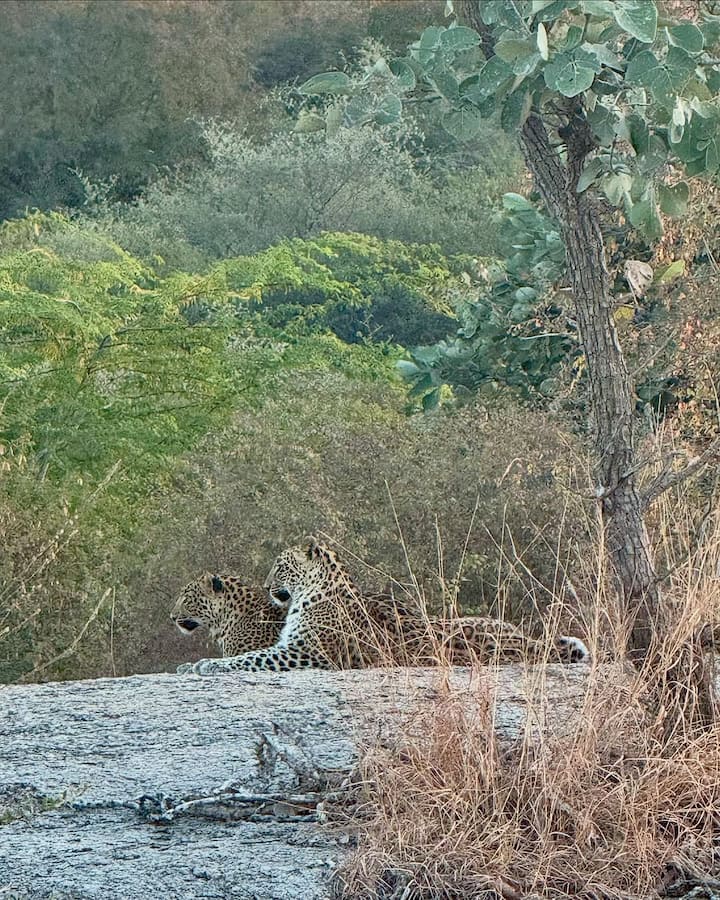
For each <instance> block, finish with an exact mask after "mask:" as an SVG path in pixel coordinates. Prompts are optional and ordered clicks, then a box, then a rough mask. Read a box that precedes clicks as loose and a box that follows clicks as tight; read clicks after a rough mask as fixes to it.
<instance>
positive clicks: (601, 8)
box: [581, 0, 615, 18]
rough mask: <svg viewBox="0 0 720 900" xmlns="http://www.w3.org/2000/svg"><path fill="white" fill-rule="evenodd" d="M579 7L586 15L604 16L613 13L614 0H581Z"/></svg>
mask: <svg viewBox="0 0 720 900" xmlns="http://www.w3.org/2000/svg"><path fill="white" fill-rule="evenodd" d="M581 7H582V11H583V12H584V13H585V14H586V15H588V16H597V17H598V18H600V17H602V18H606V17H607V16H612V15H614V14H615V0H583V2H582V4H581Z"/></svg>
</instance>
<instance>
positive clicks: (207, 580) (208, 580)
mask: <svg viewBox="0 0 720 900" xmlns="http://www.w3.org/2000/svg"><path fill="white" fill-rule="evenodd" d="M214 577H215V576H214V575H213V574H212V573H211V572H203V575H202V577H201V578H200V584H202V586H203V590H204V591H206V592H208V593H209V592H210V591H212V590H213V578H214Z"/></svg>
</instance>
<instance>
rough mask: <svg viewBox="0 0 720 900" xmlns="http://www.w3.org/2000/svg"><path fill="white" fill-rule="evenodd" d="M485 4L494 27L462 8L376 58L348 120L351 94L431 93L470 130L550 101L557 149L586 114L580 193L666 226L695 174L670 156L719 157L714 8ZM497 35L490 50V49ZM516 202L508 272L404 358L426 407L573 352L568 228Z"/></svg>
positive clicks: (447, 123)
mask: <svg viewBox="0 0 720 900" xmlns="http://www.w3.org/2000/svg"><path fill="white" fill-rule="evenodd" d="M449 5H450V7H452V3H450V4H449ZM478 12H479V15H480V17H481V19H482V22H483V23H484V26H485V27H486V29H487V31H486V33H485V34H484V35H483V39H482V40H481V36H480V35H478V34H476V33H475V32H474V31H473V30H472V29H470V28H467V27H466V26H464V25H459V24H458V23H457V22H452V23H451V24H450V25H449V27H441V26H438V25H431V26H430V27H427V28H426V29H425V30H424V31H423V32H422V34H421V36H420V38H419V39H418V40H417V41H415V42H414V43H412V44H411V45H410V46H409V48H408V54H407V56H405V57H404V58H403V59H399V60H393V61H392V64H391V65H389V66H385V67H384V68H383V65H382V61H381V60H378V61H377V62H376V64H375V66H374V67H373V69H372V70H366V71H365V73H364V77H363V78H362V79H360V80H358V81H357V82H356V83H355V84H354V85H353V86H352V88H350V87H346V90H345V93H349V94H350V96H349V98H348V99H347V100H343V99H341V98H338V99H337V100H336V105H340V107H341V108H344V110H345V117H346V123H347V124H352V116H351V115H350V114H349V110H350V109H351V108H352V106H353V105H354V104H357V103H359V102H361V101H362V100H363V98H364V97H366V96H368V95H369V96H370V97H374V98H377V97H378V96H381V95H382V96H385V97H396V98H398V99H400V100H404V99H408V98H410V97H412V99H413V100H415V101H419V100H422V101H425V102H426V103H428V102H429V103H430V104H431V106H432V108H433V110H434V113H435V115H436V116H437V118H439V119H440V121H441V122H442V124H443V126H444V127H445V129H446V130H447V131H448V133H449V134H450V135H451V136H452V137H453V138H454V139H456V140H461V141H472V140H473V139H474V138H475V136H476V135H477V134H478V133H479V131H480V130H481V128H482V127H483V123H484V122H486V121H487V120H488V118H489V117H491V116H492V115H494V114H496V113H499V114H500V121H501V123H502V125H503V127H504V128H505V129H507V130H508V131H509V132H516V131H517V130H519V129H521V128H522V127H523V125H524V123H525V121H526V120H527V118H528V116H529V115H531V114H534V115H539V116H540V117H541V120H542V122H543V124H544V127H545V128H547V129H548V130H549V131H550V139H551V142H555V143H556V144H557V145H559V147H560V148H562V145H563V144H564V143H565V142H566V141H568V142H569V141H570V140H573V139H577V138H576V137H574V135H575V132H576V131H577V125H578V123H581V124H582V126H583V128H582V133H583V135H585V137H584V140H585V141H586V142H588V136H589V143H588V144H587V146H586V145H585V144H584V145H583V155H585V156H586V157H587V162H586V165H585V168H584V170H583V172H582V173H581V174H580V177H579V180H578V182H577V190H578V192H585V191H590V192H601V193H602V194H603V195H604V197H605V198H606V200H607V201H609V202H610V204H612V205H613V206H614V207H616V209H617V210H618V214H619V215H618V216H617V218H618V220H619V223H620V224H622V223H623V218H624V221H625V222H627V223H629V224H630V225H631V226H633V227H634V228H635V229H637V230H638V231H639V232H640V233H641V234H643V235H644V237H645V238H646V239H650V240H654V239H657V238H659V237H660V236H661V235H662V233H663V223H662V217H661V213H664V214H665V215H667V216H671V217H682V216H684V215H685V214H686V212H687V206H688V200H689V193H690V192H689V186H688V184H687V183H686V182H682V181H681V182H679V183H675V184H672V185H668V184H666V183H665V182H664V178H665V177H666V173H667V171H668V166H669V165H673V164H674V165H677V166H682V167H684V168H685V171H686V172H687V173H688V174H689V175H697V174H699V173H705V174H709V175H713V174H714V173H715V172H716V171H717V169H718V168H720V151H718V149H717V148H718V146H720V107H718V104H717V91H718V88H719V87H720V67H719V66H718V64H717V62H716V60H714V59H713V58H712V55H711V54H710V53H709V50H710V48H711V47H712V45H713V44H714V43H716V42H717V37H718V35H717V27H716V23H715V22H714V20H713V19H712V17H710V16H708V17H707V18H706V20H702V19H701V20H700V21H699V22H698V23H697V24H694V23H690V22H675V21H672V20H671V19H669V18H663V19H662V20H660V19H659V17H658V11H657V7H656V4H655V2H654V0H621V2H598V0H552V2H551V0H547V2H546V0H535V2H529V0H528V2H518V3H513V4H508V3H505V2H501V0H483V2H481V3H479V4H478ZM488 42H489V43H491V44H492V46H493V49H494V53H493V55H491V56H489V57H488V58H486V57H485V55H484V53H483V50H482V47H483V46H487V45H488ZM302 89H303V90H305V91H306V92H308V93H322V92H323V91H327V90H330V89H332V81H331V80H329V76H328V75H324V76H323V75H316V76H315V77H314V79H313V80H312V82H309V83H307V84H306V85H304V86H303V88H302ZM365 102H367V101H365ZM438 113H439V115H438ZM400 116H401V110H398V120H399V119H400ZM574 126H575V131H574V130H573V127H574ZM505 205H506V209H507V210H508V212H509V213H510V215H509V218H508V220H507V223H506V226H505V229H504V230H503V231H502V232H501V237H508V236H509V237H510V240H509V242H508V243H509V247H508V248H507V255H508V259H507V262H506V264H505V266H504V267H503V270H502V272H498V273H495V274H493V275H492V277H491V278H490V284H489V285H488V287H487V288H486V289H485V290H483V291H481V292H479V293H480V296H479V298H478V299H476V300H473V301H471V302H469V303H466V304H464V305H462V306H461V307H460V309H459V319H460V323H461V326H460V329H459V331H458V335H457V337H456V339H455V340H453V341H451V342H447V341H442V342H440V343H438V344H436V345H434V346H431V347H422V348H420V349H418V350H415V351H414V352H413V354H412V360H411V361H404V362H403V363H402V364H401V368H402V371H403V374H404V375H405V377H407V378H409V379H410V380H411V381H412V382H413V394H414V395H415V396H418V397H421V398H422V402H423V406H424V407H425V408H432V407H433V406H435V405H436V404H437V402H438V400H439V398H440V387H441V385H442V384H444V383H449V384H451V385H453V386H454V387H456V388H463V389H476V388H478V387H487V386H494V385H497V384H502V385H511V386H513V387H515V388H517V389H519V390H520V391H521V393H523V394H524V395H525V396H528V395H530V394H532V393H533V392H534V393H535V394H538V393H539V394H540V395H549V394H552V393H553V391H554V388H555V377H556V375H557V372H558V370H559V367H560V366H561V365H562V364H563V362H565V361H566V360H567V359H568V358H569V355H570V354H571V353H572V352H573V347H574V340H573V331H574V327H575V326H574V324H573V323H572V322H570V321H568V320H566V319H565V317H564V316H563V314H562V310H561V309H560V308H559V304H562V301H561V300H560V301H558V299H556V298H552V299H551V298H550V296H549V295H548V292H547V289H548V287H549V285H550V284H551V283H552V282H553V281H557V280H558V279H559V278H560V277H561V276H562V274H563V262H564V248H563V246H562V243H561V240H560V237H559V235H558V233H557V232H556V230H555V229H554V228H553V227H552V226H551V225H550V223H549V222H547V220H543V218H542V217H540V216H539V214H538V213H536V212H535V210H534V209H533V208H532V207H531V205H530V204H528V202H527V201H526V200H524V198H522V197H520V196H518V195H506V200H505ZM661 380H663V379H661ZM663 381H667V379H664V380H663ZM648 393H649V394H652V395H653V396H654V395H655V394H657V387H656V386H655V387H653V385H652V384H650V383H648V384H641V385H640V386H639V388H638V395H639V397H640V398H641V400H642V399H643V398H645V397H646V395H647V394H648Z"/></svg>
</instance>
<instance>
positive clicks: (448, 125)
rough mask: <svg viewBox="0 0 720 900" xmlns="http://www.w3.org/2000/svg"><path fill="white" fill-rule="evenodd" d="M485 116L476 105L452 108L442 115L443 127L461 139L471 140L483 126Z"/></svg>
mask: <svg viewBox="0 0 720 900" xmlns="http://www.w3.org/2000/svg"><path fill="white" fill-rule="evenodd" d="M482 123H483V117H482V114H481V112H480V111H479V110H478V109H476V108H475V107H474V106H461V107H460V108H459V109H452V110H450V111H449V112H446V113H445V115H444V116H443V117H442V125H443V128H444V129H445V130H446V131H447V132H448V133H449V134H451V135H452V136H453V137H454V138H457V140H459V141H469V140H471V139H472V138H474V137H475V136H476V135H477V133H478V132H479V131H480V129H481V128H482Z"/></svg>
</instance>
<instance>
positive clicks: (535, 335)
mask: <svg viewBox="0 0 720 900" xmlns="http://www.w3.org/2000/svg"><path fill="white" fill-rule="evenodd" d="M503 204H504V206H505V209H506V217H505V220H504V223H503V227H502V230H501V236H502V239H503V240H504V242H505V249H506V256H507V259H506V262H505V264H504V266H502V267H500V266H498V265H495V266H494V267H491V268H490V269H489V270H488V271H487V274H486V278H485V279H484V283H483V284H482V285H481V286H480V287H478V288H476V289H475V296H472V297H466V298H465V299H463V300H462V301H461V302H459V303H458V305H457V316H458V320H459V328H458V331H457V336H456V337H455V338H454V340H452V341H445V340H443V341H440V342H438V343H437V344H435V345H434V346H430V347H420V348H416V349H414V350H413V351H412V353H411V361H409V362H408V361H402V362H401V363H399V366H400V370H401V373H402V375H403V376H404V377H405V378H406V379H407V380H408V381H410V382H411V383H412V390H411V396H413V397H418V398H421V400H422V405H423V407H424V408H425V409H428V408H432V407H434V406H435V405H436V403H437V401H438V400H439V399H440V388H441V386H442V385H443V384H449V385H451V386H452V387H453V388H455V389H456V390H457V391H458V392H459V393H460V394H467V393H468V392H472V391H475V390H478V389H481V390H483V392H484V393H486V394H487V393H491V392H493V391H495V390H496V389H498V388H500V387H503V388H508V387H509V388H512V389H513V390H514V391H515V392H516V393H517V394H519V395H520V396H521V397H523V398H529V397H534V398H535V399H541V398H542V397H547V396H549V395H551V394H552V393H553V392H554V390H555V386H556V385H555V381H554V378H555V376H557V374H558V371H559V369H560V367H561V366H562V365H563V364H564V363H565V364H566V363H568V362H569V360H570V358H571V356H572V354H573V353H574V352H576V350H577V347H576V341H575V338H574V327H573V328H571V330H570V331H568V328H569V327H570V326H569V323H568V322H567V320H566V319H565V317H564V316H563V314H562V310H561V309H560V308H559V307H558V306H557V305H556V301H555V300H554V298H553V296H552V291H551V285H552V282H553V281H555V280H556V279H557V278H558V277H559V275H560V274H561V273H562V271H563V268H564V261H565V247H564V245H563V243H562V240H561V239H560V236H559V234H558V233H557V231H556V230H555V229H554V227H553V226H552V224H551V222H550V221H549V220H548V219H547V217H546V216H543V215H542V214H541V213H539V212H538V211H537V209H536V208H535V207H534V206H533V205H532V204H531V203H529V202H528V201H527V200H526V199H525V198H524V197H521V196H520V195H519V194H506V195H505V197H504V198H503Z"/></svg>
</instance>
